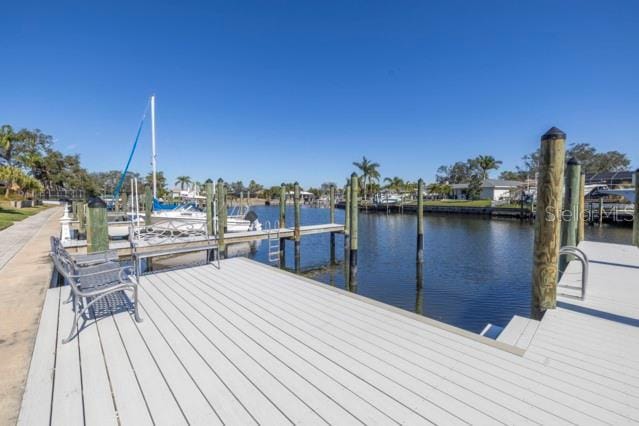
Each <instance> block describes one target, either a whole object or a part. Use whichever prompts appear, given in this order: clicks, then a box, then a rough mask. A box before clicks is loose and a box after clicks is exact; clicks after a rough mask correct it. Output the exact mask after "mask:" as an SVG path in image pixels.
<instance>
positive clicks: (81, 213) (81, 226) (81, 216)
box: [77, 203, 87, 235]
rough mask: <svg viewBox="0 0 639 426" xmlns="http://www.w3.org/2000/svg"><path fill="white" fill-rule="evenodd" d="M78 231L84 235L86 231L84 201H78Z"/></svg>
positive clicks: (85, 207) (85, 206)
mask: <svg viewBox="0 0 639 426" xmlns="http://www.w3.org/2000/svg"><path fill="white" fill-rule="evenodd" d="M77 213H78V232H79V233H80V234H82V235H85V234H86V232H87V205H86V203H78V210H77Z"/></svg>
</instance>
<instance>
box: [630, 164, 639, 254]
mask: <svg viewBox="0 0 639 426" xmlns="http://www.w3.org/2000/svg"><path fill="white" fill-rule="evenodd" d="M632 244H633V245H635V246H637V247H639V169H637V170H635V209H634V211H633V220H632Z"/></svg>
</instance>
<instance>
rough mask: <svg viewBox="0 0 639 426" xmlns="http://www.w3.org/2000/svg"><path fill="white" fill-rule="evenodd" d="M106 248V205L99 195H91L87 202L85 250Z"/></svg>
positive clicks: (107, 231)
mask: <svg viewBox="0 0 639 426" xmlns="http://www.w3.org/2000/svg"><path fill="white" fill-rule="evenodd" d="M108 249H109V229H108V223H107V205H106V203H105V202H104V200H102V199H101V198H100V197H91V198H89V201H88V203H87V252H88V253H94V252H98V251H105V250H108Z"/></svg>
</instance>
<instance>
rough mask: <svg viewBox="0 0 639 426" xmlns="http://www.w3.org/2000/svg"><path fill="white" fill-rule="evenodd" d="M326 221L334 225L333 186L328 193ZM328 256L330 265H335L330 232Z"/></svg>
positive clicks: (332, 234) (333, 234)
mask: <svg viewBox="0 0 639 426" xmlns="http://www.w3.org/2000/svg"><path fill="white" fill-rule="evenodd" d="M328 220H329V222H330V223H335V185H333V184H331V187H330V189H329V192H328ZM329 246H330V247H329V251H330V253H329V255H330V262H331V264H332V265H334V264H335V233H334V232H331V234H330V243H329Z"/></svg>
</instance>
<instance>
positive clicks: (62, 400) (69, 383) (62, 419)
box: [51, 288, 84, 426]
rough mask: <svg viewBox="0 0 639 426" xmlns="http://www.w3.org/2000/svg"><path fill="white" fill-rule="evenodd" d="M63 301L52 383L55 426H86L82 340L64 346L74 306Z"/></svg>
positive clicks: (62, 297)
mask: <svg viewBox="0 0 639 426" xmlns="http://www.w3.org/2000/svg"><path fill="white" fill-rule="evenodd" d="M64 290H65V291H64V292H63V293H62V295H61V297H60V300H59V302H60V308H59V321H58V327H59V328H58V330H59V332H58V339H57V348H56V360H55V373H56V374H55V380H54V383H53V406H52V408H51V424H52V425H61V426H66V425H80V424H84V403H83V401H82V374H81V361H80V347H79V342H80V341H79V339H78V338H77V337H76V338H74V339H73V340H71V341H70V342H69V343H66V344H64V343H62V339H64V338H66V337H67V335H68V333H69V331H70V330H71V325H72V324H73V305H72V304H71V303H69V304H64V300H65V299H66V297H65V295H66V293H67V291H68V288H67V289H64Z"/></svg>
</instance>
